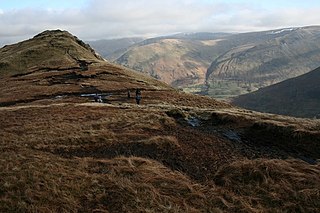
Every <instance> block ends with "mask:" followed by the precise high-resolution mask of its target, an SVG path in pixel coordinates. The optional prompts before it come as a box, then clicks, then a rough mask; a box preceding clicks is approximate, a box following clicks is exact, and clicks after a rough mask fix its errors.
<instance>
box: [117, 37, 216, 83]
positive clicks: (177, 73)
mask: <svg viewBox="0 0 320 213" xmlns="http://www.w3.org/2000/svg"><path fill="white" fill-rule="evenodd" d="M218 41H219V40H209V41H203V42H202V41H193V40H189V39H176V38H165V39H161V40H157V41H152V42H151V41H150V42H146V43H142V44H140V45H136V46H134V47H131V48H130V49H129V50H128V51H127V52H126V53H125V54H124V55H122V56H121V57H120V58H118V59H117V60H116V63H119V64H122V65H124V66H127V67H130V68H133V69H135V70H138V71H141V72H143V73H146V74H149V75H151V76H153V77H155V78H157V79H159V80H162V81H164V82H166V83H168V84H171V85H173V86H177V87H178V86H186V85H194V84H199V83H203V82H204V80H205V79H204V77H205V73H206V70H207V68H208V66H209V65H210V63H211V59H212V57H214V56H215V54H217V53H216V52H215V51H211V50H210V49H211V48H212V46H214V45H215V44H216V43H217V42H218Z"/></svg>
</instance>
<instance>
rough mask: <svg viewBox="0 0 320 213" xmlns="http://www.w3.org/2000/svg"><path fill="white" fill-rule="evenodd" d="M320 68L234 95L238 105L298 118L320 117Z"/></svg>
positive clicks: (234, 101) (235, 102)
mask: <svg viewBox="0 0 320 213" xmlns="http://www.w3.org/2000/svg"><path fill="white" fill-rule="evenodd" d="M319 82H320V68H317V69H315V70H313V71H311V72H308V73H307V74H304V75H301V76H299V77H296V78H292V79H289V80H286V81H283V82H280V83H278V84H275V85H271V86H269V87H265V88H262V89H260V90H258V91H256V92H253V93H249V94H246V95H242V96H239V97H237V98H235V99H234V100H233V101H232V102H233V103H234V104H235V105H238V106H241V107H244V108H248V109H252V110H257V111H260V112H269V113H275V114H282V115H290V116H296V117H309V118H313V117H318V118H319V117H320V111H319V109H320V97H319V94H320V85H319Z"/></svg>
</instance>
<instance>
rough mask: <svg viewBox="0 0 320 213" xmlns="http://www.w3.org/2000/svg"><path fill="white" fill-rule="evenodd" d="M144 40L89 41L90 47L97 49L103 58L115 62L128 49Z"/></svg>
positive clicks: (136, 38)
mask: <svg viewBox="0 0 320 213" xmlns="http://www.w3.org/2000/svg"><path fill="white" fill-rule="evenodd" d="M143 40H144V38H140V37H132V38H120V39H103V40H97V41H88V43H89V44H90V46H91V47H92V48H93V49H95V50H96V51H97V52H98V53H99V54H100V55H101V56H102V57H103V58H106V59H108V60H110V61H113V60H115V59H117V58H118V57H120V56H121V55H122V54H123V53H124V52H125V51H126V49H127V48H128V47H130V46H132V45H134V44H136V43H139V42H141V41H143Z"/></svg>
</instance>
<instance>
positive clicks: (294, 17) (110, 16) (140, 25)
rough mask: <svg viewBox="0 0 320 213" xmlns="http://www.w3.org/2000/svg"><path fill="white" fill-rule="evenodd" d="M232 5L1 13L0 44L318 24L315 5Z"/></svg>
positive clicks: (92, 1)
mask: <svg viewBox="0 0 320 213" xmlns="http://www.w3.org/2000/svg"><path fill="white" fill-rule="evenodd" d="M233 2H234V3H224V2H218V1H215V3H212V1H205V0H161V1H150V0H135V1H128V0H117V1H114V0H89V1H88V2H87V4H85V6H84V7H82V8H77V9H74V8H73V9H72V8H69V9H43V8H37V9H32V8H28V9H15V10H13V9H11V10H3V9H2V10H1V9H0V42H1V41H2V42H3V41H8V40H12V41H14V42H15V40H16V39H18V38H19V39H20V38H28V37H31V36H33V35H35V34H37V33H39V32H41V31H44V30H46V29H64V30H68V31H70V32H71V33H73V34H75V35H77V36H78V37H80V38H81V39H85V40H89V39H101V38H114V37H127V36H157V35H166V34H172V33H177V32H194V31H210V32H246V31H258V30H267V29H274V28H280V27H291V26H304V25H316V24H318V23H320V17H319V16H317V15H316V14H319V13H320V8H317V7H313V8H308V7H304V8H286V10H283V8H274V9H272V10H271V9H270V8H269V9H268V8H264V7H261V6H259V5H255V4H248V3H247V4H243V3H239V1H233ZM236 2H238V3H236ZM310 14H315V15H310Z"/></svg>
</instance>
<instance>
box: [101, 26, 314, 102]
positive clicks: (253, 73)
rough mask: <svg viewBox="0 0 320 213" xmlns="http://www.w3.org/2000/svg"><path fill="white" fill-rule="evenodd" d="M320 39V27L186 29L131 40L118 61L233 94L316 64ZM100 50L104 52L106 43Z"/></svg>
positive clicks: (197, 88)
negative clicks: (228, 31)
mask: <svg viewBox="0 0 320 213" xmlns="http://www.w3.org/2000/svg"><path fill="white" fill-rule="evenodd" d="M319 38H320V27H318V26H312V27H301V28H285V29H276V30H270V31H263V32H250V33H241V34H226V33H189V34H183V33H182V34H177V35H172V36H164V37H158V38H153V39H147V40H144V41H140V42H137V43H134V44H133V45H132V46H129V45H127V47H125V48H124V49H121V50H117V53H116V55H121V56H119V57H118V58H117V59H116V60H115V62H116V63H119V64H122V65H125V66H127V67H130V68H133V69H135V70H138V71H140V72H143V73H147V74H149V75H151V76H153V77H155V78H157V79H160V80H162V81H165V82H166V83H169V84H171V85H172V86H175V87H181V88H184V89H185V90H187V91H191V92H197V93H199V92H200V93H201V94H207V95H209V96H213V97H217V98H228V97H234V96H237V95H240V94H245V93H248V92H251V91H255V90H257V89H259V88H262V87H265V86H268V85H271V84H274V83H277V82H280V81H283V80H286V79H288V78H292V77H296V76H298V75H301V74H304V73H306V72H309V71H311V70H313V69H315V68H317V67H318V66H320V43H319V42H318V41H319ZM100 47H102V48H100ZM95 49H96V50H97V51H98V52H100V53H102V52H103V45H100V46H97V47H96V48H95ZM110 49H111V48H110ZM111 55H112V54H111ZM102 56H104V55H103V54H102ZM104 57H105V56H104Z"/></svg>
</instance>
